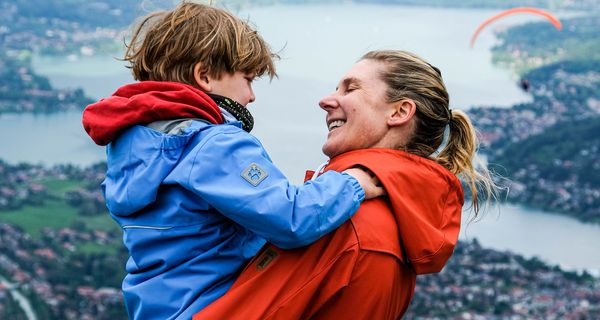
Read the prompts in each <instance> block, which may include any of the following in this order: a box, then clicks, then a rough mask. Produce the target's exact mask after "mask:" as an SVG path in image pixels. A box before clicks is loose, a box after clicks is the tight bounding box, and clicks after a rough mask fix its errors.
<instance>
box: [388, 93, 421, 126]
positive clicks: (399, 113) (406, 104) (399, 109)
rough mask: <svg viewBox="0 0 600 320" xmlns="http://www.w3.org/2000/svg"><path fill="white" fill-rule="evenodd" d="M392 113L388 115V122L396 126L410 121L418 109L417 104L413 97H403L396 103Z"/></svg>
mask: <svg viewBox="0 0 600 320" xmlns="http://www.w3.org/2000/svg"><path fill="white" fill-rule="evenodd" d="M393 106H394V108H393V110H392V112H393V113H392V114H391V115H390V116H389V117H388V120H387V124H388V125H389V126H390V127H396V126H400V125H403V124H405V123H408V121H410V119H412V118H413V116H414V115H415V112H416V111H417V105H416V104H415V102H414V101H413V100H412V99H402V100H400V101H398V102H395V103H394V105H393Z"/></svg>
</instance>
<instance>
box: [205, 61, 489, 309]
mask: <svg viewBox="0 0 600 320" xmlns="http://www.w3.org/2000/svg"><path fill="white" fill-rule="evenodd" d="M319 105H320V107H321V108H322V109H323V110H325V111H326V112H327V117H326V121H327V125H328V129H329V134H328V137H327V141H326V143H325V145H324V146H323V152H324V153H325V154H326V155H328V156H329V157H330V158H331V160H330V162H329V164H328V165H327V167H326V168H325V171H327V170H335V171H340V170H344V169H346V168H351V167H363V168H367V169H369V170H370V171H371V172H372V173H373V174H375V175H376V176H377V178H378V179H379V180H380V181H381V183H382V184H383V186H384V187H385V189H386V191H387V198H376V199H372V200H369V201H365V202H364V203H363V204H362V205H361V207H360V209H359V211H358V212H357V214H356V215H355V216H354V217H353V218H351V220H350V221H349V222H346V223H345V224H343V225H342V226H341V227H340V228H338V229H337V230H336V231H335V232H333V233H331V234H329V235H327V236H326V237H324V238H322V239H321V240H319V241H317V242H315V243H314V244H312V245H310V246H308V247H305V248H300V249H295V250H288V251H284V250H281V249H279V248H276V247H275V246H273V245H268V246H267V247H265V248H263V251H262V252H261V253H260V254H259V255H257V257H256V258H255V259H254V260H253V261H252V262H251V263H250V264H249V265H248V266H247V267H246V269H245V270H244V272H243V273H242V274H241V275H240V277H239V278H238V280H237V281H236V283H235V284H234V285H233V287H232V288H231V289H230V290H229V291H228V293H227V294H225V296H223V297H222V298H221V299H219V300H217V301H216V302H214V303H213V304H211V305H209V306H208V307H207V308H206V309H205V310H203V311H202V312H200V313H198V314H196V315H195V317H194V319H225V318H227V319H307V318H311V319H332V318H340V319H397V318H400V317H401V316H402V315H403V314H404V312H405V311H406V309H407V308H408V305H409V304H410V300H411V298H412V295H413V291H414V288H415V280H416V276H417V275H418V274H426V273H433V272H439V271H440V270H441V269H442V268H443V267H444V265H445V263H446V262H447V260H448V258H449V257H450V256H451V255H452V252H453V249H454V246H455V245H456V241H457V239H458V233H459V229H460V221H461V217H460V216H461V211H462V205H463V201H464V197H463V192H462V187H461V183H460V181H459V179H458V177H457V175H460V176H461V177H462V178H463V179H464V181H465V183H466V184H467V185H468V186H469V188H470V189H471V190H470V191H471V196H472V201H473V204H474V211H475V214H477V213H478V211H479V203H480V200H481V198H488V199H489V197H490V196H493V195H494V184H493V182H492V180H491V179H490V177H489V174H488V172H487V170H486V169H485V168H479V170H480V171H477V170H476V168H475V167H474V165H473V160H474V158H475V154H476V147H477V139H476V135H475V130H474V128H473V126H472V124H471V122H470V120H469V118H468V116H467V115H466V114H465V113H464V112H462V111H458V110H454V111H452V110H450V109H449V97H448V92H447V90H446V88H445V86H444V83H443V81H442V78H441V73H440V71H439V70H438V69H437V68H435V67H433V66H432V65H430V64H429V63H427V62H425V61H424V60H423V59H421V58H419V57H417V56H415V55H414V54H411V53H408V52H404V51H373V52H369V53H367V54H365V55H364V56H363V57H362V58H361V60H360V61H358V62H357V63H356V64H355V65H354V66H353V67H352V68H351V69H350V71H349V72H348V73H347V74H346V75H345V76H344V77H343V78H342V80H341V81H340V82H339V85H338V87H337V89H336V91H335V92H334V93H332V94H330V95H329V96H327V97H325V98H323V99H322V100H321V102H320V103H319ZM446 131H448V137H447V141H444V140H445V132H446ZM478 185H481V186H483V188H481V190H483V193H484V196H483V197H482V196H481V194H480V193H479V192H478Z"/></svg>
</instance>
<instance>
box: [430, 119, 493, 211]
mask: <svg viewBox="0 0 600 320" xmlns="http://www.w3.org/2000/svg"><path fill="white" fill-rule="evenodd" d="M448 126H449V129H450V133H449V137H448V143H447V144H446V146H445V147H444V148H443V149H442V151H440V153H439V154H438V155H437V156H436V157H435V158H433V160H435V161H436V162H438V163H439V164H441V165H442V166H444V167H445V168H446V169H448V170H450V172H452V173H454V174H456V175H458V176H460V177H461V178H462V179H463V181H464V182H465V183H466V184H467V185H468V186H469V189H471V196H472V202H473V210H474V211H475V215H477V213H478V212H479V209H480V206H479V200H481V198H482V195H481V193H483V198H485V199H487V200H490V199H495V198H496V194H497V189H498V187H497V186H496V184H495V183H494V181H493V179H492V177H491V174H490V172H489V170H488V169H487V166H486V165H482V164H481V163H480V162H481V161H480V159H479V157H477V148H478V139H477V134H476V131H475V128H474V127H473V124H472V123H471V120H470V119H469V116H468V115H467V114H466V113H465V112H463V111H460V110H453V111H451V116H450V121H449V122H448Z"/></svg>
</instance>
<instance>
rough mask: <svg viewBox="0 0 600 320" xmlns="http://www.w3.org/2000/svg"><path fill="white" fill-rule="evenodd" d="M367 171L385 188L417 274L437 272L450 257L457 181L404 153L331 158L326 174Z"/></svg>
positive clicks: (457, 214)
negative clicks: (361, 167)
mask: <svg viewBox="0 0 600 320" xmlns="http://www.w3.org/2000/svg"><path fill="white" fill-rule="evenodd" d="M357 165H362V166H364V167H366V168H369V170H371V171H372V172H373V173H375V175H377V178H379V180H380V181H381V183H382V184H383V186H384V187H385V189H386V191H387V194H388V198H389V203H390V205H391V210H392V211H393V215H394V216H395V219H396V223H397V224H398V231H399V234H400V243H401V246H402V250H403V251H404V254H403V255H404V256H405V257H406V258H408V260H409V261H410V264H411V265H412V266H413V267H414V269H415V272H416V273H417V274H424V273H432V272H439V271H441V270H442V268H443V267H444V265H445V264H446V261H447V260H448V259H449V258H450V256H451V255H452V252H453V251H454V247H455V246H456V242H457V240H458V233H459V231H460V220H461V211H462V205H463V202H464V196H463V191H462V187H461V184H460V181H459V180H458V178H457V177H456V176H455V175H454V174H452V173H451V172H450V171H448V170H446V169H445V168H444V167H442V166H441V165H439V164H438V163H436V162H434V161H432V160H429V159H425V158H422V157H419V156H415V155H412V154H409V153H406V152H403V151H397V150H391V149H365V150H357V151H352V152H348V153H345V154H342V155H339V156H337V157H335V158H333V159H331V162H330V163H329V165H328V166H327V168H326V170H335V171H343V170H345V169H347V168H351V167H354V166H357Z"/></svg>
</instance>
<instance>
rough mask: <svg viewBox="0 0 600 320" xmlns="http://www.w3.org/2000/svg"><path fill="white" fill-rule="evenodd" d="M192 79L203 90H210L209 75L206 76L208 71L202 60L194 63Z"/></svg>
mask: <svg viewBox="0 0 600 320" xmlns="http://www.w3.org/2000/svg"><path fill="white" fill-rule="evenodd" d="M194 80H195V81H196V84H197V85H198V87H199V88H200V89H201V90H202V91H204V92H211V91H212V86H211V85H210V77H209V76H208V72H207V71H206V68H204V66H203V65H202V62H198V63H196V65H194Z"/></svg>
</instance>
